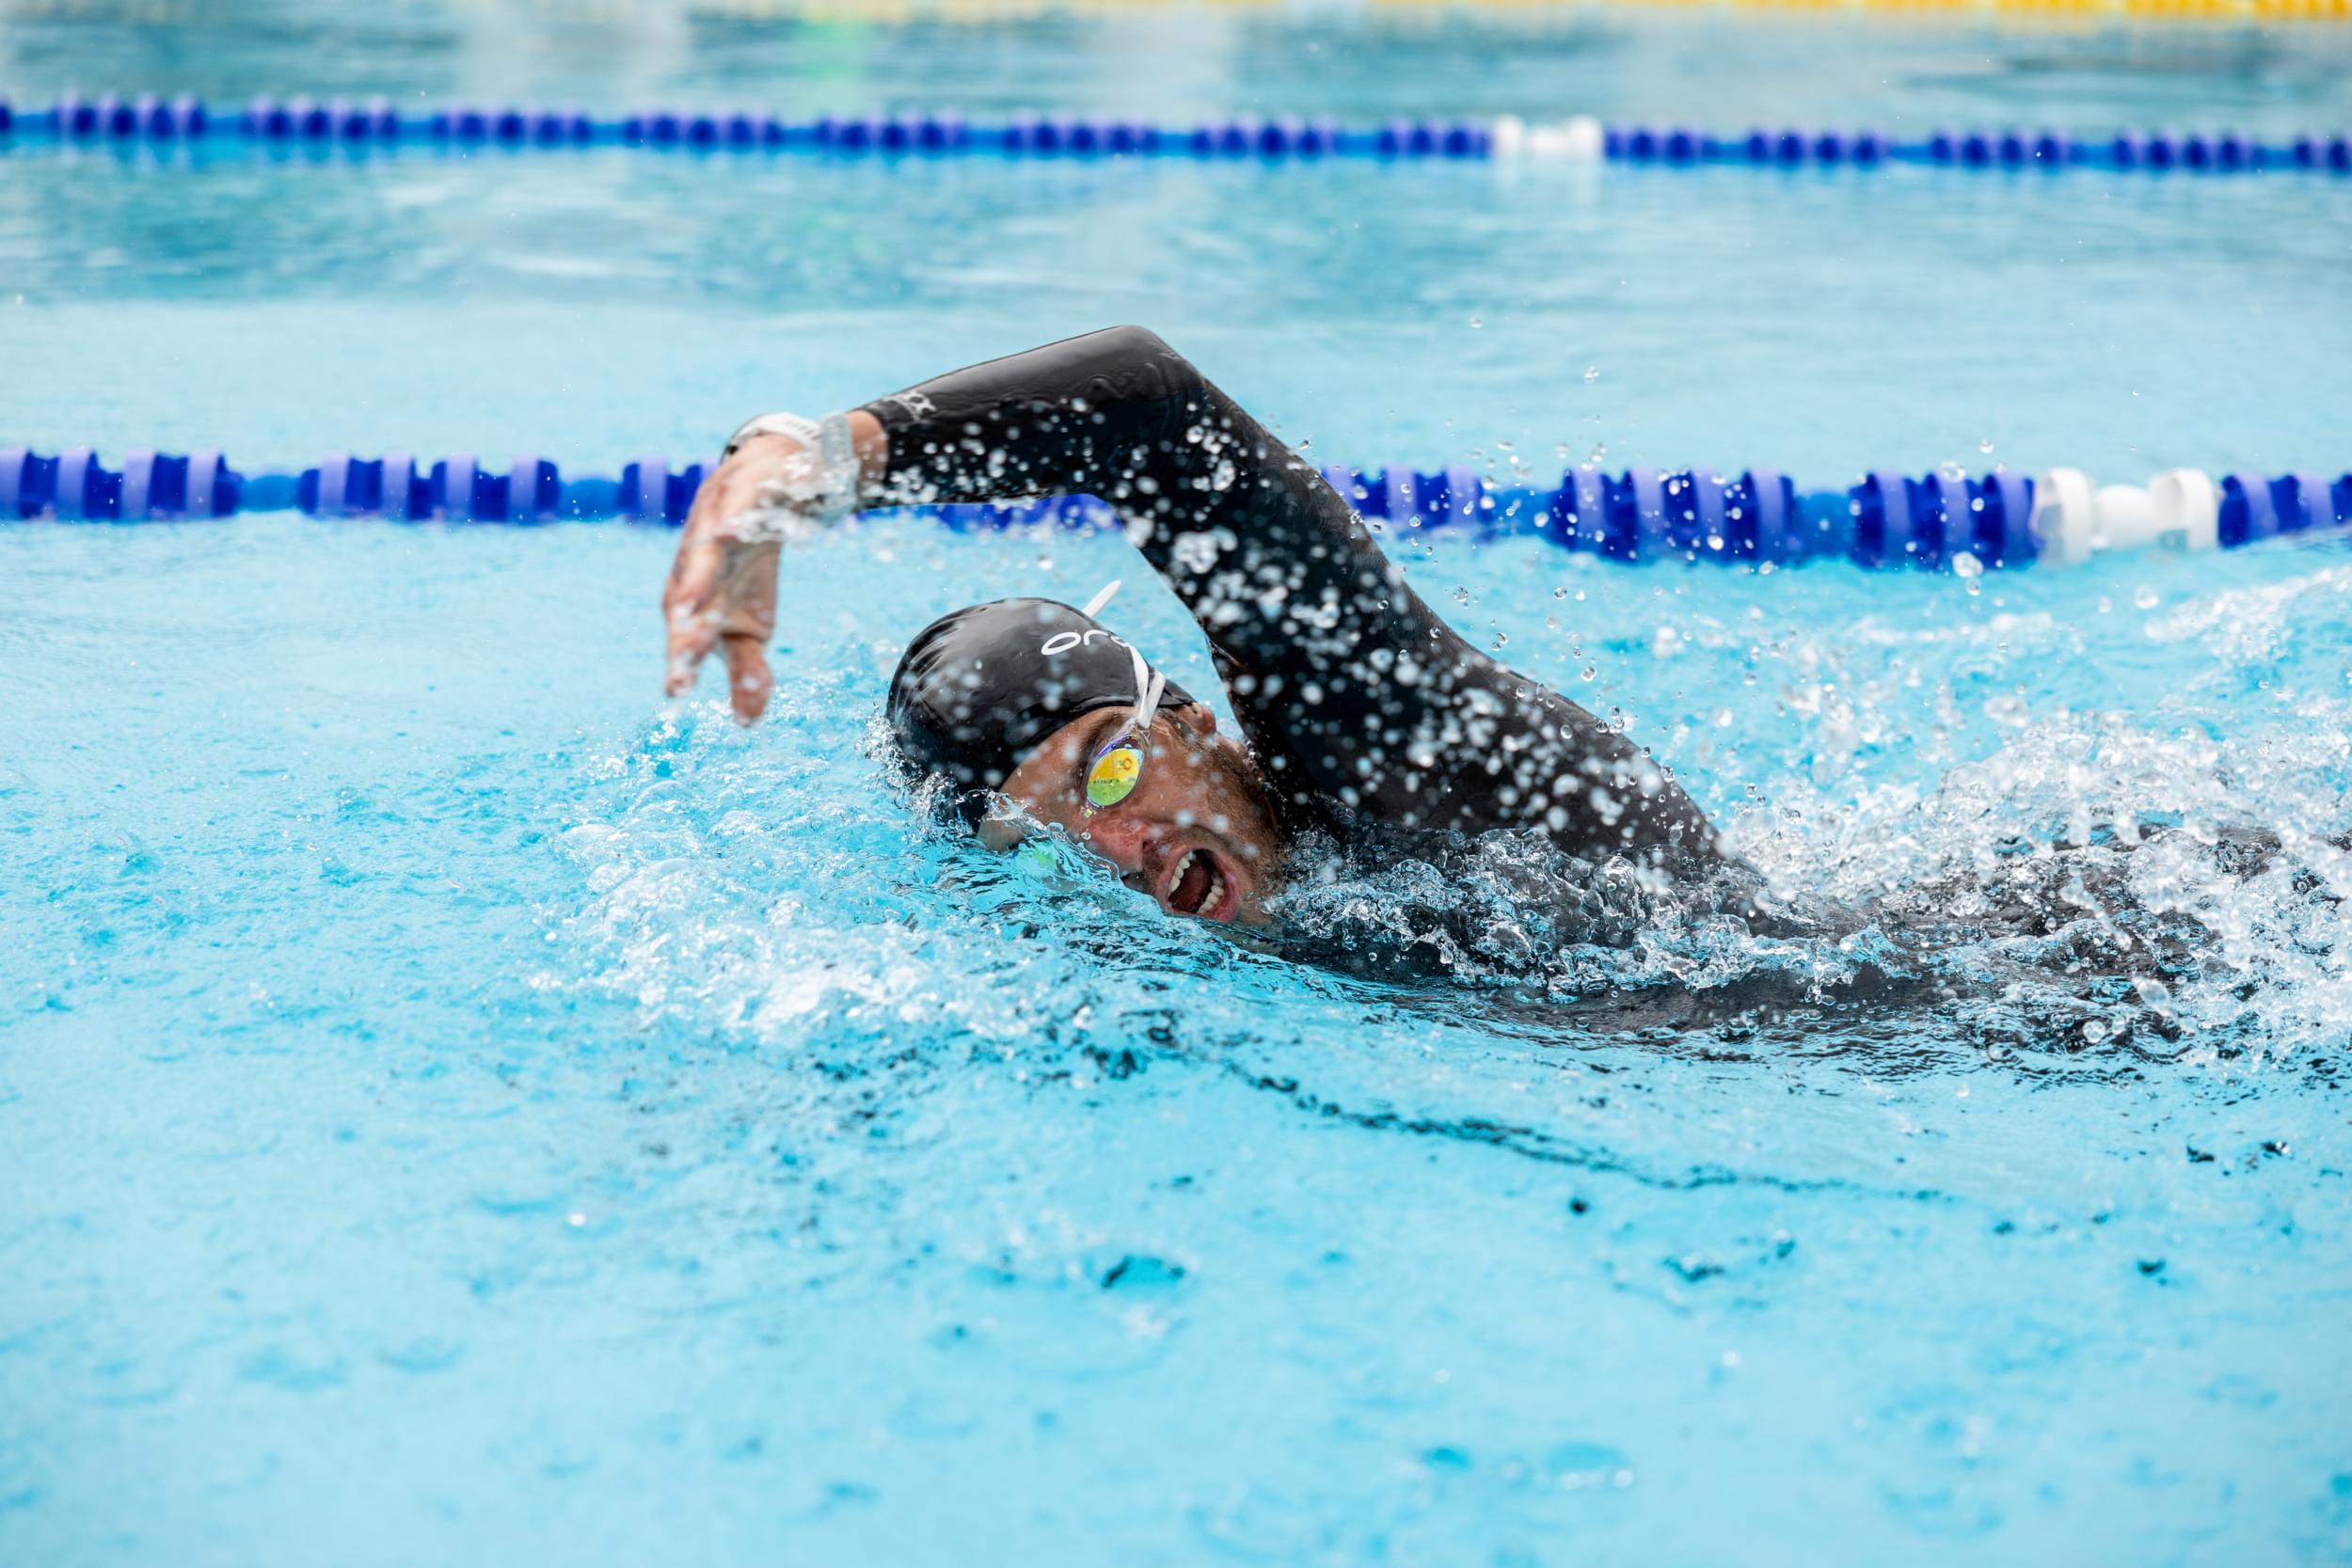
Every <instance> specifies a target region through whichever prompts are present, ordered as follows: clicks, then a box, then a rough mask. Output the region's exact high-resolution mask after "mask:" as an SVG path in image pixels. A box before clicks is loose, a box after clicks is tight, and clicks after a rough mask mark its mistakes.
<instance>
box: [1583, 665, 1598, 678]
mask: <svg viewBox="0 0 2352 1568" xmlns="http://www.w3.org/2000/svg"><path fill="white" fill-rule="evenodd" d="M1581 673H1582V674H1583V676H1584V678H1585V679H1586V680H1588V681H1590V680H1598V679H1599V678H1600V672H1599V671H1598V670H1597V669H1595V668H1594V667H1593V666H1591V665H1589V664H1587V665H1586V666H1584V668H1583V670H1582V672H1581Z"/></svg>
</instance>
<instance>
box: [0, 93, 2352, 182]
mask: <svg viewBox="0 0 2352 1568" xmlns="http://www.w3.org/2000/svg"><path fill="white" fill-rule="evenodd" d="M8 139H23V140H35V139H46V140H50V141H57V142H72V143H106V142H113V143H136V144H145V145H151V146H169V145H179V144H202V143H205V142H207V141H213V140H229V141H240V142H258V143H262V144H264V145H268V146H279V147H292V146H308V147H313V148H327V147H337V148H342V149H345V150H352V151H362V150H368V149H371V148H397V147H402V146H424V147H432V148H442V149H448V148H458V149H464V148H471V147H493V146H495V147H500V148H506V149H512V150H524V149H540V150H560V149H580V148H597V147H633V148H646V149H652V150H686V151H710V152H721V151H732V152H759V151H771V152H773V151H787V150H801V151H820V152H832V153H840V154H847V155H858V154H872V153H883V154H890V153H897V154H930V155H946V154H952V153H998V154H1003V155H1007V156H1015V157H1028V156H1065V157H1077V158H1088V157H1118V156H1128V157H1139V156H1174V157H1183V156H1190V157H1197V158H1251V157H1255V158H1261V159H1270V160H1284V161H1287V160H1312V159H1317V158H1323V157H1357V158H1366V157H1368V158H1406V159H1414V158H1456V159H1492V158H1518V157H1536V158H1544V157H1559V158H1583V159H1591V158H1606V159H1612V160H1615V161H1619V162H1626V163H1656V164H1666V165H1682V166H1696V165H1703V164H1732V165H1747V166H1774V167H1791V166H1799V165H1820V166H1845V165H1852V166H1858V167H1865V168H1867V167H1873V166H1880V165H1883V164H1922V165H1933V166H1953V167H1963V168H2038V169H2060V168H2069V167H2089V168H2104V169H2111V170H2150V171H2153V172H2158V173H2161V172H2164V171H2167V170H2170V169H2183V170H2187V171H2191V172H2196V173H2211V174H2231V173H2247V172H2253V171H2257V170H2265V169H2300V170H2310V171H2324V172H2329V173H2335V174H2352V137H2347V136H2344V135H2333V136H2309V135H2305V136H2296V137H2294V138H2293V139H2291V140H2288V141H2281V142H2264V141H2258V140H2251V139H2249V138H2247V137H2243V136H2239V135H2235V134H2233V133H2231V132H2226V131H2225V132H2219V133H2216V134H2213V135H2205V134H2201V133H2191V134H2187V135H2177V136H2176V135H2134V134H2128V133H2126V134H2122V135H2112V136H2105V137H2095V136H2094V137H2081V136H2072V135H2064V134H2062V133H2059V132H2057V131H2039V132H2026V131H1965V132H1963V131H1936V132H1932V133H1931V134H1930V135H1926V136H1924V137H1918V138H1915V139H1909V140H1897V139H1895V138H1893V137H1890V136H1886V135H1882V134H1880V133H1878V132H1876V131H1867V130H1865V131H1854V132H1841V131H1798V130H1784V131H1770V130H1755V131H1749V132H1747V133H1745V134H1742V135H1713V134H1710V133H1708V132H1705V131H1700V130H1695V129H1692V128H1690V127H1687V126H1675V127H1668V128H1662V129H1661V128H1656V127H1650V126H1602V125H1600V124H1599V123H1598V122H1597V121H1593V120H1582V119H1580V120H1570V121H1567V122H1565V123H1564V124H1560V125H1549V126H1547V125H1535V126H1530V125H1528V124H1526V123H1524V122H1522V121H1521V120H1519V119H1517V118H1515V117H1511V116H1504V117H1502V118H1501V119H1491V120H1447V121H1430V120H1404V119H1392V120H1390V121H1388V122H1386V123H1385V124H1382V125H1378V126H1375V127H1370V128H1354V129H1350V128H1345V127H1342V126H1339V125H1337V124H1335V123H1333V122H1331V121H1329V120H1326V119H1229V120H1218V121H1213V122H1210V123H1207V124H1202V125H1196V126H1185V127H1175V126H1155V125H1149V124H1143V123H1140V122H1137V121H1134V120H1124V119H1119V120H1104V119H1067V118H1061V119H1055V118H1040V117H1037V116H1018V117H1015V118H1013V119H1009V120H1006V121H1005V122H1003V123H1002V124H996V125H974V124H969V123H967V122H965V121H964V120H963V119H961V118H960V117H957V116H954V115H937V114H923V115H892V116H886V117H866V118H858V117H850V118H837V117H834V116H825V117H822V118H819V119H811V120H792V121H787V120H785V119H778V118H777V117H775V116H773V115H769V114H752V113H732V114H683V113H671V112H656V113H647V114H637V115H629V116H626V117H623V118H619V119H609V118H596V117H593V116H590V115H585V114H580V113H577V112H571V111H559V110H548V109H522V108H511V107H509V108H491V107H475V106H458V107H453V108H445V109H437V110H433V111H431V112H428V113H419V114H403V113H400V112H399V111H397V110H395V109H393V108H392V107H391V106H390V104H389V103H388V102H386V101H385V100H382V99H375V100H373V101H370V102H368V103H358V104H355V103H350V102H348V101H345V100H342V99H334V100H329V101H327V102H324V103H322V102H318V101H316V100H312V99H308V98H293V99H289V100H287V101H285V102H283V103H279V102H278V101H277V100H274V99H268V98H262V99H256V100H254V101H253V103H250V104H248V105H247V106H246V107H245V108H242V109H219V108H212V107H208V106H207V105H205V104H204V103H201V102H200V101H199V100H197V99H194V98H189V97H181V98H175V99H171V100H169V101H168V102H167V101H165V100H163V99H161V98H158V97H156V96H155V95H153V94H147V95H144V96H140V97H135V98H127V99H126V98H121V97H116V96H105V97H100V98H87V99H86V98H81V97H78V96H73V95H69V96H67V97H64V98H61V99H59V100H58V101H57V102H56V103H54V104H51V105H49V106H48V107H46V108H31V107H26V108H22V109H19V108H15V107H13V106H12V105H11V104H9V103H8V101H7V100H5V99H0V144H5V141H6V140H8Z"/></svg>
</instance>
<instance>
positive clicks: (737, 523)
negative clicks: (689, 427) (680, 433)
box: [661, 409, 890, 724]
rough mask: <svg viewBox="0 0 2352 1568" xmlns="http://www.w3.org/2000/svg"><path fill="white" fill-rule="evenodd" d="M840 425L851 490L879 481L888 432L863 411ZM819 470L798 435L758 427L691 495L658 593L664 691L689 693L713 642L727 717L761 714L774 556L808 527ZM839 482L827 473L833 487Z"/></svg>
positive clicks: (772, 624) (766, 690)
mask: <svg viewBox="0 0 2352 1568" xmlns="http://www.w3.org/2000/svg"><path fill="white" fill-rule="evenodd" d="M849 426H850V442H851V445H852V449H853V450H854V451H855V452H856V455H857V479H856V484H857V486H858V487H859V488H866V487H868V486H871V485H874V484H876V483H880V482H881V480H882V472H883V469H884V468H885V467H886V466H887V462H888V459H889V455H890V437H889V436H888V435H887V434H885V433H884V431H883V430H882V421H881V420H877V419H875V418H874V416H873V415H871V414H868V413H866V411H865V410H864V409H859V410H857V411H855V412H853V413H851V414H850V416H849ZM822 466H823V465H822V459H821V458H820V457H819V455H818V453H817V452H816V451H811V450H809V449H808V448H807V447H806V446H804V445H803V443H802V442H801V441H800V439H799V438H798V437H796V436H789V435H786V434H784V433H782V432H778V431H768V432H763V433H760V434H757V435H751V436H745V437H743V442H742V445H740V446H739V447H737V448H736V449H735V451H733V452H731V453H730V454H728V456H727V457H726V459H725V460H724V461H723V462H722V463H721V464H720V465H719V467H717V468H716V469H714V470H713V471H712V473H711V475H710V477H709V478H708V479H707V480H705V481H704V482H703V486H702V488H701V489H700V490H697V491H696V492H695V493H694V505H693V509H692V510H691V511H690V512H689V513H688V514H687V515H686V537H685V538H684V539H681V540H680V541H678V547H677V560H676V561H675V562H673V563H672V564H671V567H670V581H669V585H668V586H667V587H665V588H664V589H663V590H662V592H661V616H662V620H663V621H664V622H665V623H666V624H667V625H668V626H669V632H670V668H669V676H668V679H667V681H666V682H665V683H664V685H665V686H666V688H667V689H668V691H669V694H670V695H671V696H673V697H682V696H684V695H685V694H686V693H687V692H689V691H691V690H692V689H693V688H694V672H695V670H696V669H697V668H698V667H699V666H700V665H701V664H702V661H703V660H704V659H705V658H707V657H709V654H710V650H711V649H712V648H714V647H716V648H722V649H724V650H725V653H726V663H727V705H729V706H730V707H732V708H734V709H735V717H736V718H737V719H738V720H739V721H741V722H743V723H746V724H749V723H752V722H754V721H756V720H757V719H758V718H759V716H760V715H761V714H763V713H765V712H767V711H768V698H769V695H770V693H771V691H773V689H774V688H775V677H774V675H773V674H772V673H771V672H770V671H769V668H768V640H769V639H770V638H771V637H772V636H774V635H775V630H776V557H777V555H778V554H779V553H781V551H782V550H783V547H784V546H785V545H786V544H787V543H788V542H790V541H791V540H793V539H796V538H799V537H802V536H803V534H804V533H806V532H807V531H811V530H813V529H814V528H815V527H816V526H817V524H816V522H815V521H814V520H813V517H812V516H811V515H810V508H811V505H812V501H813V499H814V498H817V497H818V495H819V493H820V485H821V483H822V482H823V476H822V474H821V473H820V472H819V470H820V468H821V467H822ZM834 483H835V484H836V486H837V485H839V484H840V483H843V481H842V480H841V478H840V476H835V479H834ZM868 493H869V494H870V490H869V491H868Z"/></svg>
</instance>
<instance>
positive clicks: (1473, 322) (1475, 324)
mask: <svg viewBox="0 0 2352 1568" xmlns="http://www.w3.org/2000/svg"><path fill="white" fill-rule="evenodd" d="M1484 325H1486V323H1485V322H1483V321H1480V320H1479V319H1478V318H1477V317H1476V316H1472V317H1471V318H1470V330H1471V331H1472V332H1475V331H1477V330H1478V329H1479V328H1480V327H1482V326H1484Z"/></svg>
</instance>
